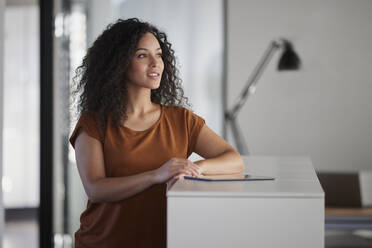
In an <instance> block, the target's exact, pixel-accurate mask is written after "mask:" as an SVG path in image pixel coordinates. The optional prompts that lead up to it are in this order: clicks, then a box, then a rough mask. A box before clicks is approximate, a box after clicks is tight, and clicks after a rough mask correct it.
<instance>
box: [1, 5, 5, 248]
mask: <svg viewBox="0 0 372 248" xmlns="http://www.w3.org/2000/svg"><path fill="white" fill-rule="evenodd" d="M4 12H5V3H4V1H3V0H0V179H2V178H3V65H4V64H3V59H4V52H3V49H4ZM3 233H4V206H3V187H2V184H1V181H0V247H3Z"/></svg>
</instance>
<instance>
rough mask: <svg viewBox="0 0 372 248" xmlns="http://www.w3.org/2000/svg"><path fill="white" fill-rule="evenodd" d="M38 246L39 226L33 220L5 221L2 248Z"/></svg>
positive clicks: (34, 247)
mask: <svg viewBox="0 0 372 248" xmlns="http://www.w3.org/2000/svg"><path fill="white" fill-rule="evenodd" d="M21 247H27V248H38V247H39V227H38V223H37V221H35V220H26V221H19V220H17V221H9V222H6V223H5V231H4V236H3V248H21Z"/></svg>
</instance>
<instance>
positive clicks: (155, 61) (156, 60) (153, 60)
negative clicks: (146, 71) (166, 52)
mask: <svg viewBox="0 0 372 248" xmlns="http://www.w3.org/2000/svg"><path fill="white" fill-rule="evenodd" d="M158 63H159V61H158V59H157V58H156V56H151V66H152V67H156V66H157V65H158Z"/></svg>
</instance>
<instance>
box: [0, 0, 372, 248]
mask: <svg viewBox="0 0 372 248" xmlns="http://www.w3.org/2000/svg"><path fill="white" fill-rule="evenodd" d="M371 11H372V1H369V0H355V1H349V0H322V1H321V0H314V1H306V0H279V1H278V0H234V1H232V0H199V1H197V0H156V1H150V0H136V1H135V0H111V1H102V0H50V1H46V0H45V1H42V0H40V1H37V0H5V1H4V0H0V99H1V102H0V129H1V130H2V132H0V140H1V142H0V176H1V178H2V181H1V189H2V190H1V192H0V196H2V197H0V199H2V200H0V210H1V211H0V220H2V221H0V235H2V236H0V238H1V239H2V246H3V247H9V248H12V247H50V246H46V245H45V244H50V243H53V246H54V247H72V245H73V235H74V233H75V231H76V230H77V229H78V228H79V224H80V220H79V218H80V214H81V212H82V211H83V210H84V209H85V205H86V201H87V197H86V195H85V192H84V189H83V187H82V184H81V181H80V178H79V175H78V172H77V167H76V163H75V156H74V150H73V149H72V147H71V146H70V145H69V143H68V137H69V134H70V133H71V130H72V128H73V127H74V125H75V122H76V116H75V114H74V112H75V111H74V106H73V105H72V106H71V105H70V100H71V99H70V97H71V93H70V92H71V83H72V77H73V76H74V70H75V69H76V67H77V66H78V65H80V63H81V61H82V58H83V56H84V55H85V53H86V50H87V48H89V47H90V46H91V44H92V43H93V42H94V40H95V39H96V38H97V36H98V35H99V34H100V33H101V32H102V31H103V30H104V29H105V27H106V26H107V25H108V24H109V23H111V22H113V21H115V20H116V19H118V18H121V19H126V18H131V17H138V18H139V19H141V20H143V21H148V22H150V23H153V24H154V25H156V26H157V27H159V29H161V30H163V31H165V32H166V33H167V34H168V38H169V40H170V41H171V43H172V44H173V47H174V50H175V53H176V57H177V63H178V67H179V70H180V77H181V78H182V80H183V87H184V90H185V94H186V96H188V97H189V99H190V102H191V103H192V109H193V110H194V112H195V113H197V114H199V115H201V116H203V117H204V118H205V120H206V123H207V125H208V126H209V127H210V128H212V129H213V130H214V131H215V132H216V133H217V134H219V135H221V136H223V137H224V138H225V139H226V140H227V141H228V142H229V143H230V144H232V145H233V146H236V143H235V142H236V140H235V139H234V137H233V135H232V131H231V127H230V126H229V125H228V124H227V123H226V121H225V115H224V113H225V111H226V110H228V109H230V108H231V107H232V106H233V104H234V102H235V100H236V99H237V97H238V96H239V94H240V93H241V91H242V89H243V88H244V86H245V84H246V82H247V79H248V78H249V77H250V75H251V73H252V71H253V70H254V68H255V66H256V65H257V63H258V61H259V60H260V58H261V56H262V55H263V53H264V51H265V49H266V48H267V47H268V46H269V44H270V42H271V41H273V40H275V39H278V38H285V39H287V40H289V41H290V42H291V43H292V44H293V47H294V49H295V51H296V53H297V54H298V56H299V57H300V59H301V62H302V64H301V68H300V69H299V70H297V71H283V72H282V71H280V72H279V71H278V70H277V61H278V59H279V56H280V55H279V53H275V54H273V56H272V59H271V62H270V63H268V64H267V66H266V69H265V71H264V73H262V75H261V77H260V79H259V84H257V86H256V92H255V94H252V95H251V96H250V97H249V99H248V100H247V102H246V103H245V105H244V106H243V107H242V109H241V111H240V113H239V116H238V117H237V123H238V124H239V126H240V129H241V132H242V137H243V139H244V140H245V142H246V145H247V147H248V148H249V155H265V156H266V155H267V156H306V157H310V158H311V160H312V163H313V165H314V167H315V169H316V171H317V173H318V175H319V179H320V182H321V183H322V186H323V189H324V190H325V192H326V206H327V209H326V222H325V228H326V232H325V233H326V236H325V244H326V247H372V240H371V230H372V210H371V207H372V103H371V100H370V99H372V84H371V76H372V75H371V71H372V67H371V65H372V50H371V49H370V44H372V32H371V31H370V25H371V23H372V16H371V15H370V13H371ZM197 158H198V156H197V155H195V154H193V155H192V157H191V159H192V160H195V159H197ZM1 171H2V172H1ZM369 235H370V236H369Z"/></svg>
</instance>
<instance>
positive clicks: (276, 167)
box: [167, 156, 324, 248]
mask: <svg viewBox="0 0 372 248" xmlns="http://www.w3.org/2000/svg"><path fill="white" fill-rule="evenodd" d="M244 162H245V166H246V171H245V172H246V173H249V174H254V175H263V176H272V177H275V178H276V179H275V180H274V181H248V182H202V181H192V180H179V181H178V182H176V183H175V184H174V185H173V187H172V188H171V189H170V190H169V191H168V192H167V204H168V205H167V247H168V248H182V247H185V248H186V247H187V248H189V247H203V248H204V247H224V248H225V247H234V248H235V247H253V248H258V247H265V248H267V247H286V248H290V247H296V248H298V247H303V248H305V247H309V248H317V247H319V248H320V247H324V193H323V190H322V188H321V186H320V183H319V181H318V179H317V177H316V173H315V171H314V168H313V166H312V164H311V161H310V159H308V158H306V157H305V158H304V157H251V156H250V157H244Z"/></svg>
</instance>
